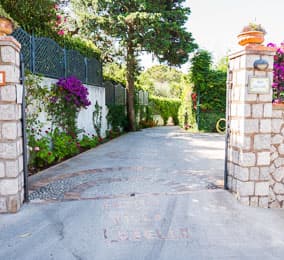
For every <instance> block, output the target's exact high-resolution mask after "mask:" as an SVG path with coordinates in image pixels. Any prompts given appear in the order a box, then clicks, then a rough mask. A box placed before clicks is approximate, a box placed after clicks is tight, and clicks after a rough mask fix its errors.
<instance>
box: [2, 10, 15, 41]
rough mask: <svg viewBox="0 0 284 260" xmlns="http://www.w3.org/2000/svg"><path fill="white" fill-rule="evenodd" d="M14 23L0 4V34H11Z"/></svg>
mask: <svg viewBox="0 0 284 260" xmlns="http://www.w3.org/2000/svg"><path fill="white" fill-rule="evenodd" d="M14 27H15V24H14V21H13V19H12V18H11V17H10V15H9V14H8V13H7V12H6V11H5V10H4V9H3V7H2V6H1V5H0V36H5V35H7V34H11V33H12V32H13V30H14Z"/></svg>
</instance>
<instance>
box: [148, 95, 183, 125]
mask: <svg viewBox="0 0 284 260" xmlns="http://www.w3.org/2000/svg"><path fill="white" fill-rule="evenodd" d="M149 102H150V106H151V107H152V109H153V114H154V115H160V116H161V117H162V118H163V120H164V125H166V124H167V122H168V119H169V117H172V118H173V121H174V124H175V125H178V123H179V120H178V111H179V107H180V105H181V101H180V100H179V99H171V98H162V97H154V96H152V97H150V99H149Z"/></svg>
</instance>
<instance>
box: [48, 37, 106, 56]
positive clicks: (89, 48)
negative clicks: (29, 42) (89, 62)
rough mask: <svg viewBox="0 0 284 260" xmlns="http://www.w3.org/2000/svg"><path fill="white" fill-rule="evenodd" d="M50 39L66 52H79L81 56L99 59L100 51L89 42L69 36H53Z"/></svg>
mask: <svg viewBox="0 0 284 260" xmlns="http://www.w3.org/2000/svg"><path fill="white" fill-rule="evenodd" d="M51 37H52V38H55V40H56V41H57V42H58V43H59V45H61V47H65V48H66V49H68V50H76V51H79V52H80V53H81V54H82V55H83V56H85V57H87V58H97V59H100V57H101V51H100V49H99V48H98V47H97V46H96V45H95V44H94V43H93V42H91V41H88V40H84V39H82V38H79V37H71V36H61V37H60V36H55V35H51Z"/></svg>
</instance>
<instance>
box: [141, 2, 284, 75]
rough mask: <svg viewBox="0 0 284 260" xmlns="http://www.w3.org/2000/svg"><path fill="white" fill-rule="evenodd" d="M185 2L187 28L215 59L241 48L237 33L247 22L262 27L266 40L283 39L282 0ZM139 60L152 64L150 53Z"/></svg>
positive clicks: (283, 16) (145, 63)
mask: <svg viewBox="0 0 284 260" xmlns="http://www.w3.org/2000/svg"><path fill="white" fill-rule="evenodd" d="M186 6H188V7H190V8H191V14H190V16H189V19H188V23H187V29H188V31H190V32H191V33H192V35H193V37H194V38H195V40H196V42H197V44H198V45H199V46H200V48H202V49H206V50H208V51H210V52H211V53H212V55H213V58H214V61H215V62H217V61H218V60H219V59H220V58H221V57H223V56H225V55H226V54H227V53H228V52H230V51H231V52H232V51H236V50H238V49H240V47H239V46H238V44H237V38H236V36H237V34H238V33H239V32H240V31H241V29H242V28H243V26H244V25H246V24H248V23H249V22H254V21H256V22H257V23H259V24H261V25H262V26H263V27H264V28H265V30H266V31H267V34H266V36H265V43H268V42H274V43H277V44H279V43H280V42H282V41H283V40H284V0H270V1H267V0H187V1H186ZM142 63H143V65H144V66H145V67H146V68H147V67H149V66H151V65H152V59H151V57H149V56H148V57H144V58H143V62H142ZM187 67H188V64H187V65H186V66H184V70H186V69H187Z"/></svg>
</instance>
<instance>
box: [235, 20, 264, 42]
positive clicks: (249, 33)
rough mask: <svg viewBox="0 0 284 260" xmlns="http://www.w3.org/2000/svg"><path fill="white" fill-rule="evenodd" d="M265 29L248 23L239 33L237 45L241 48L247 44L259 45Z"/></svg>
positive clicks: (259, 25) (262, 39)
mask: <svg viewBox="0 0 284 260" xmlns="http://www.w3.org/2000/svg"><path fill="white" fill-rule="evenodd" d="M265 34H266V31H265V29H264V28H263V27H262V26H261V24H257V23H249V24H248V25H246V26H244V28H243V29H242V31H241V33H240V34H239V35H238V43H239V44H240V45H241V46H245V45H247V44H261V43H263V42H264V35H265Z"/></svg>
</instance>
